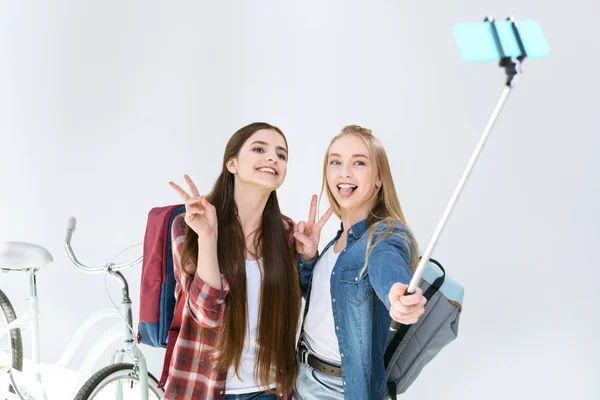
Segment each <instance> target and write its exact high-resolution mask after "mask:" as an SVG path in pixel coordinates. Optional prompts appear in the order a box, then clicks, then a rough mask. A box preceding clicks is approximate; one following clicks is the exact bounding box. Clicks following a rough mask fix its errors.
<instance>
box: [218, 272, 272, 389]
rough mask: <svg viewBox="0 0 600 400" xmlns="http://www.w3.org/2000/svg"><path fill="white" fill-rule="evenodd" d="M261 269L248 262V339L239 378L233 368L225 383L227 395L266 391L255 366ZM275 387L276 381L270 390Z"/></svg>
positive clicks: (245, 341) (245, 342)
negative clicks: (260, 384) (256, 373)
mask: <svg viewBox="0 0 600 400" xmlns="http://www.w3.org/2000/svg"><path fill="white" fill-rule="evenodd" d="M260 270H261V268H260V267H259V263H258V262H257V261H250V260H246V285H247V289H246V291H247V294H248V314H247V315H248V326H247V327H246V338H245V339H244V350H243V351H242V358H241V362H240V368H239V369H238V373H239V378H238V377H237V376H236V375H235V371H234V368H233V366H232V367H230V368H229V372H228V373H227V381H226V383H225V385H226V388H225V393H226V394H242V393H252V392H259V391H262V390H265V388H264V387H259V385H258V382H257V381H256V380H255V379H254V364H255V363H256V347H257V343H256V340H257V336H258V331H257V329H258V308H259V304H260V288H261V279H262V277H261V271H260ZM274 387H275V380H274V379H273V382H272V383H271V384H270V385H269V388H274Z"/></svg>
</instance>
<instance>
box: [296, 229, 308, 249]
mask: <svg viewBox="0 0 600 400" xmlns="http://www.w3.org/2000/svg"><path fill="white" fill-rule="evenodd" d="M294 237H295V238H296V240H297V241H299V242H300V243H302V244H303V245H305V246H310V245H311V244H312V240H310V239H309V238H308V237H307V236H306V235H305V234H304V233H302V232H300V231H298V232H294Z"/></svg>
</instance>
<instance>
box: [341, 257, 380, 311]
mask: <svg viewBox="0 0 600 400" xmlns="http://www.w3.org/2000/svg"><path fill="white" fill-rule="evenodd" d="M362 267H363V266H362V265H357V266H354V267H346V268H341V269H340V282H341V283H342V286H343V287H344V292H345V294H346V301H348V303H350V304H352V305H354V306H357V307H358V306H360V305H362V304H364V303H365V302H367V301H368V300H369V299H370V298H371V297H373V287H372V286H371V282H370V280H369V274H368V273H367V272H366V271H365V273H363V274H362V275H361V274H360V272H361V271H362Z"/></svg>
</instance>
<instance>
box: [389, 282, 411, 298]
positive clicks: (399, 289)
mask: <svg viewBox="0 0 600 400" xmlns="http://www.w3.org/2000/svg"><path fill="white" fill-rule="evenodd" d="M406 289H408V285H405V284H403V283H400V282H396V283H394V284H393V285H392V287H391V289H390V296H389V297H390V302H391V301H392V300H395V299H398V298H399V297H400V296H404V294H405V293H406Z"/></svg>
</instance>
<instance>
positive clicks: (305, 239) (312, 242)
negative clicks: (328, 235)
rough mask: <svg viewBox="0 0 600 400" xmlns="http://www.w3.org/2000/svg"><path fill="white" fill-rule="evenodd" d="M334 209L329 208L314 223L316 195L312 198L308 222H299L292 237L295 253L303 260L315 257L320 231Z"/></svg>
mask: <svg viewBox="0 0 600 400" xmlns="http://www.w3.org/2000/svg"><path fill="white" fill-rule="evenodd" d="M333 211H334V207H333V206H330V207H329V208H328V209H327V211H325V214H323V216H322V217H321V218H320V219H319V222H315V220H316V218H317V195H314V194H313V196H312V200H311V202H310V211H309V213H308V221H307V222H304V221H300V222H298V224H297V225H296V226H295V227H294V237H295V238H296V251H297V252H298V254H300V256H301V257H302V258H303V259H304V260H312V259H313V258H315V257H316V256H317V248H318V246H319V239H320V235H321V229H322V228H323V226H325V223H326V222H327V220H328V219H329V217H331V214H333Z"/></svg>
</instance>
